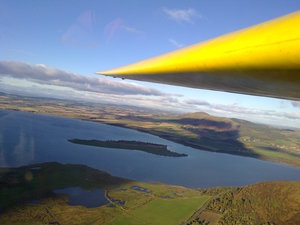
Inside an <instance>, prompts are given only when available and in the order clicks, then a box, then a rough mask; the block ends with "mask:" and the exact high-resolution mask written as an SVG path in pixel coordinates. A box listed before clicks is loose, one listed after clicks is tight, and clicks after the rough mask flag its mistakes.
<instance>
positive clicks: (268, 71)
mask: <svg viewBox="0 0 300 225" xmlns="http://www.w3.org/2000/svg"><path fill="white" fill-rule="evenodd" d="M97 74H103V75H107V76H113V77H121V78H126V79H133V80H140V81H150V82H159V83H165V84H171V85H180V86H186V87H192V88H202V89H211V90H220V91H227V92H236V93H243V94H251V95H261V96H270V97H278V98H286V99H293V100H300V11H297V12H295V13H292V14H289V15H286V16H283V17H280V18H277V19H274V20H270V21H267V22H265V23H262V24H259V25H255V26H252V27H249V28H246V29H243V30H239V31H236V32H233V33H230V34H226V35H223V36H220V37H217V38H215V39H212V40H208V41H206V42H202V43H199V44H196V45H192V46H190V47H186V48H182V49H179V50H177V51H173V52H170V53H167V54H164V55H161V56H157V57H154V58H151V59H147V60H144V61H140V62H137V63H134V64H131V65H128V66H123V67H120V68H117V69H112V70H108V71H103V72H97Z"/></svg>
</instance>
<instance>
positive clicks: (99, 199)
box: [54, 187, 109, 208]
mask: <svg viewBox="0 0 300 225" xmlns="http://www.w3.org/2000/svg"><path fill="white" fill-rule="evenodd" d="M54 193H56V194H63V195H68V198H69V201H68V204H69V205H83V206H85V207H87V208H93V207H99V206H102V205H106V204H107V203H109V201H108V200H107V199H106V198H105V192H104V190H102V189H94V190H84V189H81V188H80V187H71V188H64V189H58V190H54Z"/></svg>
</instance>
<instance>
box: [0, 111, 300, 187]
mask: <svg viewBox="0 0 300 225" xmlns="http://www.w3.org/2000/svg"><path fill="white" fill-rule="evenodd" d="M72 138H79V139H99V140H137V141H144V142H152V143H158V144H166V145H168V149H170V150H171V151H175V152H179V153H186V154H188V157H164V156H158V155H153V154H149V153H146V152H141V151H124V150H121V149H113V150H112V149H107V148H99V147H91V146H84V145H76V144H73V143H69V142H68V139H72ZM50 161H51V162H53V161H57V162H61V163H76V164H85V165H88V166H90V167H93V168H96V169H100V170H104V171H107V172H108V173H110V174H112V175H115V176H120V177H125V178H130V179H135V180H141V181H148V182H163V183H167V184H176V185H184V186H188V187H213V186H223V185H226V186H227V185H245V184H249V183H254V182H259V181H265V180H300V169H298V168H295V167H291V166H287V165H282V164H278V163H272V162H267V161H262V160H258V159H253V158H247V157H241V156H233V155H229V154H220V153H212V152H206V151H200V150H198V149H193V148H190V147H186V146H183V145H180V144H176V143H174V142H171V141H167V140H164V139H162V138H159V137H156V136H153V135H150V134H146V133H142V132H138V131H134V130H130V129H125V128H119V127H115V126H109V125H105V124H100V123H94V122H86V121H81V120H75V119H66V118H60V117H53V116H45V115H36V114H32V113H24V112H16V111H0V166H1V167H4V166H21V165H27V164H31V163H37V162H50Z"/></svg>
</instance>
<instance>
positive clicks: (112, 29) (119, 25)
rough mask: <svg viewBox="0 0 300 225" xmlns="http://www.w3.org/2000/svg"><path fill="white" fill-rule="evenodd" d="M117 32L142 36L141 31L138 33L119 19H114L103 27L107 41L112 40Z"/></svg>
mask: <svg viewBox="0 0 300 225" xmlns="http://www.w3.org/2000/svg"><path fill="white" fill-rule="evenodd" d="M119 31H125V32H128V33H133V34H138V35H141V34H143V32H142V31H140V30H138V29H136V28H134V27H131V26H128V25H126V24H125V22H124V20H123V19H121V18H116V19H114V20H112V21H111V22H109V23H108V24H106V26H105V27H104V34H105V35H106V37H107V39H108V40H109V41H110V40H111V39H113V38H114V36H116V35H117V33H118V32H119Z"/></svg>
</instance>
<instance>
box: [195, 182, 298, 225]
mask: <svg viewBox="0 0 300 225" xmlns="http://www.w3.org/2000/svg"><path fill="white" fill-rule="evenodd" d="M205 223H208V224H221V225H225V224H232V225H235V224H236V225H237V224H247V225H248V224H249V225H252V224H253V225H254V224H266V225H273V224H276V225H279V224H282V225H288V224H291V225H292V224H300V182H292V181H278V182H263V183H258V184H252V185H248V186H245V187H242V188H238V189H236V190H235V191H233V190H231V191H227V192H225V193H223V194H221V195H219V196H217V197H214V198H213V199H212V200H210V202H209V203H208V206H207V208H206V210H205V211H203V212H202V213H200V214H198V216H197V217H196V218H194V219H193V220H192V221H190V224H205Z"/></svg>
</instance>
